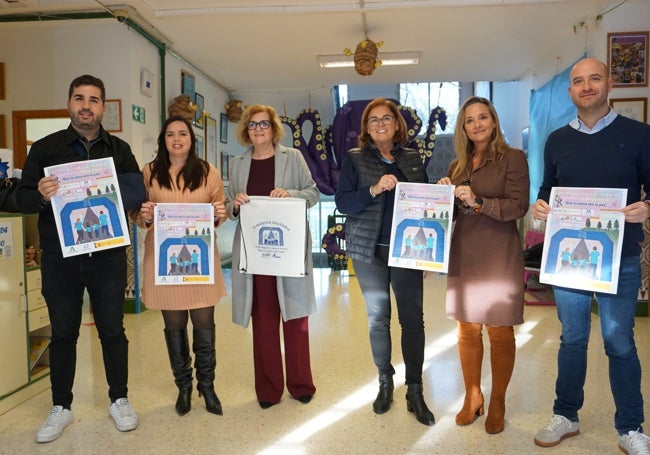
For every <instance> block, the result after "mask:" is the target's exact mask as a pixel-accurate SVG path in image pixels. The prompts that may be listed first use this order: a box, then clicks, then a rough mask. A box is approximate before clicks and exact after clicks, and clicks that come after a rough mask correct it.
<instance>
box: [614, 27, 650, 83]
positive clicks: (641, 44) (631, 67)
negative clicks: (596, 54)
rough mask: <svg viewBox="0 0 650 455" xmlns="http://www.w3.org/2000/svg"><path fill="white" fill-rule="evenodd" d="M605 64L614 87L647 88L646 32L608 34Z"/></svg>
mask: <svg viewBox="0 0 650 455" xmlns="http://www.w3.org/2000/svg"><path fill="white" fill-rule="evenodd" d="M607 64H608V65H609V72H610V76H611V77H612V79H613V80H614V87H647V86H648V32H647V31H645V32H620V33H608V34H607Z"/></svg>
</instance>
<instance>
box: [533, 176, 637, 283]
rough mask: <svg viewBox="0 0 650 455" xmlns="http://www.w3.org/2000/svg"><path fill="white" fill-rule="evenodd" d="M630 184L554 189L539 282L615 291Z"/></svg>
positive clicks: (547, 221) (550, 202)
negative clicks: (624, 211) (626, 185)
mask: <svg viewBox="0 0 650 455" xmlns="http://www.w3.org/2000/svg"><path fill="white" fill-rule="evenodd" d="M626 200H627V189H625V188H565V187H555V188H553V189H552V190H551V197H550V201H549V205H550V206H551V212H550V213H549V216H548V218H547V220H546V231H545V234H544V249H543V253H542V264H541V270H540V282H542V283H547V284H554V285H557V286H562V287H567V288H572V289H582V290H585V291H596V292H604V293H607V294H615V293H616V291H617V289H618V270H619V266H620V262H621V250H622V247H623V230H624V229H623V228H624V226H625V215H624V214H623V213H622V212H621V209H622V208H623V207H625V205H626Z"/></svg>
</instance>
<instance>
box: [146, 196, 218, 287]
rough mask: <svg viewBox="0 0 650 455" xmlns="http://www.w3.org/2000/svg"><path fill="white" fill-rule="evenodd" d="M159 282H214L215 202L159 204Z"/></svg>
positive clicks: (156, 220) (156, 215)
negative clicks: (213, 205) (213, 203)
mask: <svg viewBox="0 0 650 455" xmlns="http://www.w3.org/2000/svg"><path fill="white" fill-rule="evenodd" d="M153 229H154V245H155V255H154V265H155V281H156V284H163V285H164V284H213V283H214V208H213V207H212V204H163V203H159V204H156V207H155V209H154V227H153Z"/></svg>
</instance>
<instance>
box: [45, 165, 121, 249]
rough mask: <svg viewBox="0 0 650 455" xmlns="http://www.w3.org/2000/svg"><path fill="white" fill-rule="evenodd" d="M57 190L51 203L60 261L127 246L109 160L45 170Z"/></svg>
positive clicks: (114, 180) (57, 166) (114, 178)
mask: <svg viewBox="0 0 650 455" xmlns="http://www.w3.org/2000/svg"><path fill="white" fill-rule="evenodd" d="M44 171H45V176H46V177H49V176H52V177H54V178H55V179H56V180H57V181H58V182H59V189H58V190H57V192H56V194H55V195H54V197H53V198H52V199H51V203H52V211H53V212H54V220H55V221H56V228H57V230H58V232H59V242H60V243H61V252H62V253H63V257H69V256H76V255H79V254H88V253H92V252H94V251H101V250H106V249H109V248H116V247H120V246H126V245H129V244H130V243H131V241H130V239H129V229H128V226H127V222H126V214H125V212H124V207H123V206H122V196H121V194H120V186H119V184H118V181H117V175H116V174H117V173H116V172H115V164H114V163H113V159H112V158H101V159H98V160H87V161H75V162H72V163H66V164H59V165H56V166H49V167H46V168H45V170H44Z"/></svg>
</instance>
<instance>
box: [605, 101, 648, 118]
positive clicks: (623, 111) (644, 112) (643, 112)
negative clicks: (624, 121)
mask: <svg viewBox="0 0 650 455" xmlns="http://www.w3.org/2000/svg"><path fill="white" fill-rule="evenodd" d="M609 105H610V106H612V109H614V111H616V113H617V114H619V115H622V116H624V117H628V118H631V119H634V120H638V121H639V122H643V123H648V98H611V99H610V100H609Z"/></svg>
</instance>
